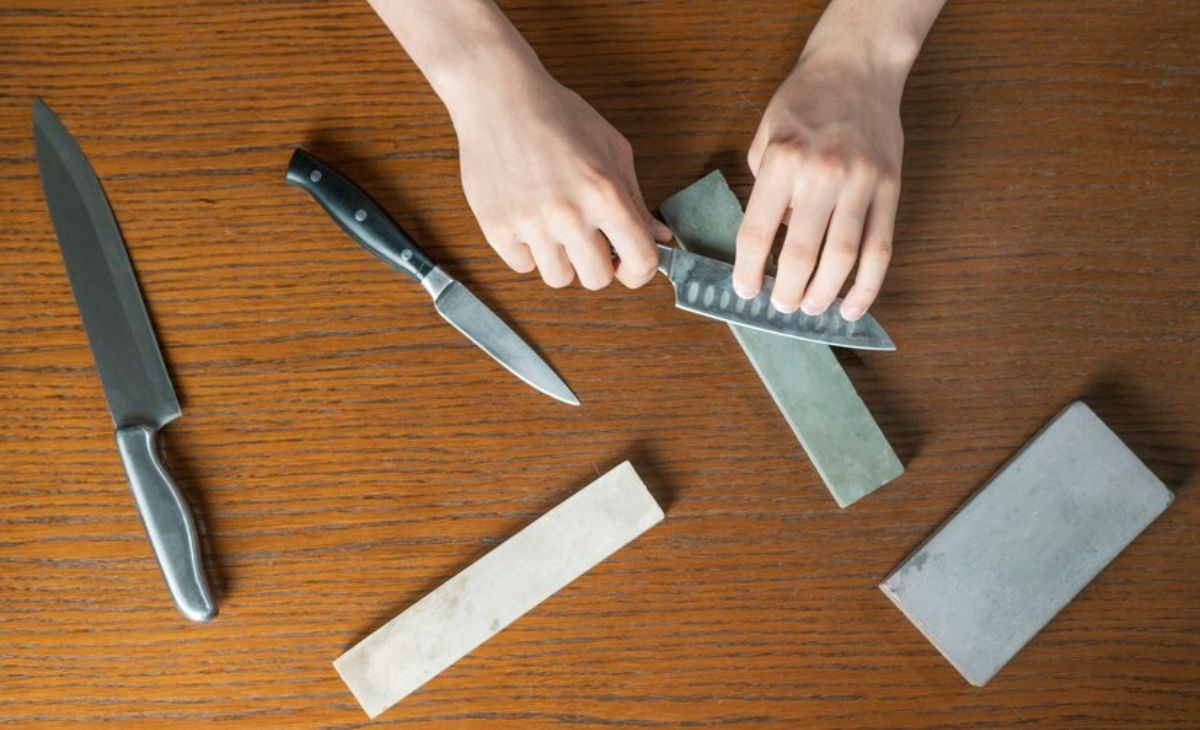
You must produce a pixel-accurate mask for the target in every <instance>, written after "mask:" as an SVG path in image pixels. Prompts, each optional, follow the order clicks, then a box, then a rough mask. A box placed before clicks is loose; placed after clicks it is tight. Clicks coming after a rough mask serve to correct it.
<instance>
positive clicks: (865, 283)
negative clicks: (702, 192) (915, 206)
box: [733, 57, 904, 320]
mask: <svg viewBox="0 0 1200 730" xmlns="http://www.w3.org/2000/svg"><path fill="white" fill-rule="evenodd" d="M903 84H904V79H903V77H899V78H896V77H895V76H894V75H893V74H889V73H885V72H878V73H876V72H873V71H872V70H870V69H869V68H867V67H865V66H863V65H861V64H856V63H853V62H851V61H848V60H844V59H837V58H821V57H810V58H801V60H800V63H799V64H798V65H797V66H796V68H795V70H793V71H792V73H791V75H789V76H788V78H787V79H786V80H785V81H784V82H783V84H782V85H781V86H780V87H779V90H778V91H776V92H775V96H774V98H772V99H771V102H770V104H769V105H768V106H767V110H766V112H765V113H764V114H763V118H762V122H761V123H760V124H759V127H758V133H757V134H756V135H755V137H754V142H753V143H752V144H751V145H750V154H749V162H750V169H751V171H753V172H754V175H755V178H756V180H755V183H754V190H753V192H752V193H751V195H750V201H749V203H748V204H747V206H746V216H745V219H744V220H743V221H742V225H741V228H740V230H739V231H738V239H737V262H736V265H735V267H734V272H733V283H734V288H735V289H736V290H737V291H738V293H739V294H740V295H741V296H743V297H750V296H754V295H755V294H757V293H758V292H759V290H760V289H761V287H762V277H763V271H764V266H765V263H766V260H767V257H768V255H769V254H770V251H771V247H772V245H773V244H774V241H775V234H776V232H777V231H778V229H779V226H780V224H781V223H786V225H787V233H786V235H785V237H784V242H783V248H782V250H781V251H780V254H779V261H778V271H777V275H776V278H775V288H774V291H773V293H772V296H771V301H772V304H774V306H775V308H776V309H778V310H779V311H781V312H792V311H795V310H796V309H797V308H801V309H802V310H803V311H804V312H805V313H806V314H810V315H816V314H820V313H822V312H824V311H825V310H826V309H827V308H828V307H829V306H830V305H831V304H832V303H833V301H834V299H835V298H836V297H837V295H838V292H839V291H840V290H841V288H842V285H843V284H844V283H845V281H846V280H847V278H848V277H849V275H850V272H851V270H852V269H853V268H854V265H855V262H856V261H857V262H858V273H857V275H856V276H855V279H854V284H853V286H852V287H851V289H850V291H849V293H848V294H847V295H846V297H845V300H844V301H843V302H842V305H841V314H842V316H843V317H845V318H846V319H849V320H856V319H858V318H860V317H862V315H863V314H864V313H865V312H866V311H867V308H868V307H870V306H871V303H872V302H874V301H875V297H876V295H877V294H878V293H879V289H880V287H881V285H882V284H883V277H884V273H885V272H886V271H887V267H888V262H889V261H890V259H891V252H892V228H893V225H894V222H895V218H896V205H897V202H898V200H899V197H900V160H901V156H902V151H903V147H904V134H903V130H902V129H901V126H900V95H901V93H902V90H903Z"/></svg>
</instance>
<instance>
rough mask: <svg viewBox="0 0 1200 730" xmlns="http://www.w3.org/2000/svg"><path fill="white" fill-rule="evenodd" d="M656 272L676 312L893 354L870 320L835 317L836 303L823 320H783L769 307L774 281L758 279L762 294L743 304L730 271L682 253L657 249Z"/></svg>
mask: <svg viewBox="0 0 1200 730" xmlns="http://www.w3.org/2000/svg"><path fill="white" fill-rule="evenodd" d="M658 270H659V271H660V272H662V273H663V274H665V275H666V276H667V278H668V279H670V280H671V286H673V287H674V288H675V306H676V307H678V308H680V309H684V310H687V311H689V312H694V313H696V314H702V315H704V316H705V317H712V318H713V319H719V320H722V321H725V322H731V323H733V324H738V325H742V326H743V327H750V328H752V329H756V330H762V331H763V332H770V333H772V334H776V335H782V336H784V337H794V338H796V339H799V340H808V341H810V342H821V343H824V344H826V345H833V346H835V347H852V348H856V349H859V350H895V349H896V345H895V344H893V343H892V338H890V337H888V334H887V333H886V332H884V331H883V328H882V327H880V326H879V323H878V322H876V321H875V319H874V318H873V317H872V316H871V315H869V314H866V315H863V316H862V318H861V319H859V320H858V321H856V322H851V321H849V320H847V319H845V318H844V317H842V315H841V314H840V313H839V312H838V305H839V304H840V303H841V300H840V299H839V300H838V301H836V302H834V303H833V304H832V305H831V306H830V307H829V309H827V310H825V312H824V313H823V314H819V315H817V316H815V317H814V316H809V315H807V314H805V313H804V312H801V311H795V312H791V313H788V314H784V313H782V312H780V311H779V310H778V309H776V308H775V307H773V306H771V290H772V289H773V288H774V287H775V278H774V277H772V276H764V277H763V286H762V291H760V292H759V293H758V296H756V297H754V298H753V299H742V298H741V297H739V296H738V295H737V292H735V291H734V290H733V265H732V264H727V263H725V262H724V261H717V260H716V259H710V258H708V257H707V256H701V255H699V254H695V253H692V252H690V251H684V250H683V249H681V248H671V247H670V246H663V245H661V244H659V246H658Z"/></svg>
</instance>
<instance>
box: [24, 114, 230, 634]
mask: <svg viewBox="0 0 1200 730" xmlns="http://www.w3.org/2000/svg"><path fill="white" fill-rule="evenodd" d="M33 136H34V140H35V143H36V146H37V161H38V171H39V172H40V173H41V178H42V190H43V192H44V193H45V196H46V205H47V207H48V208H49V209H50V218H51V220H53V222H54V231H55V233H56V234H57V235H58V245H59V248H60V249H61V251H62V257H63V261H65V262H66V265H67V275H68V276H69V277H70V279H71V288H72V289H73V290H74V292H75V302H76V304H77V305H78V306H79V313H80V314H81V315H82V317H83V328H84V330H85V331H86V332H87V337H88V343H89V344H90V345H91V348H92V356H93V357H94V358H95V361H96V369H97V370H98V371H99V372H100V382H101V383H102V384H103V386H104V395H105V397H106V398H107V399H108V408H109V410H110V411H111V412H112V418H113V423H114V424H115V426H116V440H117V450H118V452H119V453H120V454H121V462H122V463H123V464H124V466H125V475H126V477H127V478H128V480H129V489H130V490H131V491H132V492H133V498H134V501H135V502H136V503H137V507H138V511H139V512H140V513H141V516H142V523H143V524H144V525H145V527H146V534H147V535H148V536H149V538H150V545H151V546H152V547H153V549H154V556H155V557H156V558H157V559H158V565H159V567H160V568H161V569H162V574H163V578H164V579H166V582H167V589H168V590H169V591H170V593H171V598H172V599H173V600H174V601H175V605H176V606H177V607H178V608H179V611H180V613H182V614H183V615H184V616H186V617H187V618H189V619H191V620H192V621H208V620H209V619H211V618H212V617H213V616H215V615H216V613H217V607H216V604H215V603H214V602H213V599H212V596H211V595H210V594H209V590H208V582H207V580H206V578H205V575H204V568H203V566H202V564H201V559H200V540H199V537H198V536H197V534H196V526H195V523H193V521H192V514H191V511H190V510H189V509H188V505H187V502H186V501H184V499H183V496H182V495H181V494H180V493H179V489H178V488H177V487H176V486H175V483H174V481H172V479H171V475H170V474H168V473H167V472H166V470H165V469H164V468H163V465H162V463H161V462H160V461H159V459H158V454H157V452H156V450H155V437H156V435H157V433H158V430H159V429H161V428H162V427H163V426H165V425H167V424H168V423H170V422H171V421H173V420H175V419H176V418H178V417H179V416H180V410H179V401H178V400H177V399H176V397H175V389H174V388H173V387H172V385H171V378H170V376H169V375H168V374H167V368H166V366H165V365H164V364H163V359H162V354H161V353H160V352H159V350H158V342H157V340H156V339H155V337H154V330H153V329H151V327H150V319H149V317H147V316H146V307H145V305H144V304H143V303H142V295H141V292H140V291H139V289H138V285H137V279H136V278H134V274H133V267H132V266H131V265H130V263H129V255H128V254H127V253H126V251H125V243H124V241H123V240H122V239H121V232H120V230H119V229H118V228H117V222H116V220H115V219H114V218H113V213H112V209H111V208H110V207H109V205H108V200H107V198H105V196H104V190H103V189H102V188H101V187H100V181H99V180H98V179H97V178H96V173H95V172H93V171H92V166H91V165H90V164H89V163H88V160H87V157H85V156H84V154H83V150H81V149H80V148H79V144H78V143H77V142H76V141H75V138H74V137H72V136H71V133H70V132H68V131H67V128H66V127H64V126H63V124H62V122H60V121H59V120H58V117H57V116H55V115H54V112H52V111H51V110H50V107H48V106H46V104H45V103H44V102H43V101H42V100H41V99H38V98H35V99H34V100H33Z"/></svg>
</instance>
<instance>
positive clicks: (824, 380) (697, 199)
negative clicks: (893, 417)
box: [659, 170, 904, 507]
mask: <svg viewBox="0 0 1200 730" xmlns="http://www.w3.org/2000/svg"><path fill="white" fill-rule="evenodd" d="M659 209H660V211H661V212H662V215H663V218H665V219H666V221H667V225H669V226H670V227H671V230H672V231H674V233H675V236H676V238H677V239H678V240H679V243H680V245H681V246H683V247H684V248H686V249H687V250H689V251H695V252H696V253H699V254H704V255H705V256H711V257H713V258H719V259H724V260H726V261H731V260H732V259H733V256H734V252H735V250H736V242H737V229H738V226H739V225H740V224H741V221H742V206H741V204H740V203H738V199H737V196H735V195H734V194H733V191H732V190H730V189H729V185H728V184H727V183H726V182H725V177H724V176H723V175H722V174H721V172H720V171H719V170H715V171H713V172H710V173H709V174H708V175H706V176H704V177H703V178H701V179H700V180H698V181H696V182H694V183H692V184H691V185H689V186H688V187H686V188H684V189H683V190H681V191H679V192H678V193H675V194H674V195H673V196H671V197H670V198H668V199H667V200H666V201H665V202H664V203H663V204H662V205H661V206H660V208H659ZM730 329H732V330H733V334H734V337H736V338H737V341H738V343H739V344H740V345H741V346H742V350H744V351H745V353H746V356H747V357H748V358H750V363H751V364H752V365H753V366H754V369H755V370H756V371H758V375H759V377H760V378H762V381H763V384H764V385H766V386H767V392H769V393H770V394H771V397H772V398H773V399H775V404H776V405H777V406H779V410H780V412H781V413H783V417H784V419H786V420H787V423H788V425H789V426H791V428H792V431H793V432H794V433H795V434H796V438H798V439H799V440H800V443H801V445H803V446H804V450H805V451H806V452H807V453H808V458H809V460H811V461H812V464H813V466H814V467H816V470H817V473H818V474H820V475H821V479H823V480H824V481H825V486H826V487H828V488H829V492H830V493H831V494H832V495H833V498H834V499H835V500H836V501H837V503H838V506H839V507H847V506H849V505H851V504H853V503H854V502H856V501H857V500H859V499H860V498H862V497H863V496H865V495H867V494H870V493H871V492H873V491H875V490H876V489H878V488H879V487H881V486H882V485H884V484H886V483H888V482H890V481H891V480H893V479H895V478H896V477H898V476H900V474H902V473H903V472H904V467H903V465H901V464H900V459H898V458H897V457H896V452H894V451H892V447H891V446H890V445H889V444H888V442H887V439H886V438H884V436H883V432H882V431H880V430H879V426H878V425H877V424H876V423H875V419H874V418H872V417H871V412H870V411H868V410H867V407H866V405H864V404H863V402H862V399H861V398H859V397H858V393H857V392H856V391H855V390H854V384H853V383H851V382H850V378H848V377H847V376H846V372H845V371H844V370H842V366H841V365H840V364H838V361H837V358H836V357H834V355H833V351H832V350H831V349H830V348H829V346H828V345H821V344H817V343H812V342H804V341H802V340H795V339H791V338H788V337H779V336H778V335H772V334H768V333H766V332H759V331H757V330H752V329H747V328H745V327H739V326H737V325H730Z"/></svg>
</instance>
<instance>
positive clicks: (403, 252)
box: [285, 149, 579, 406]
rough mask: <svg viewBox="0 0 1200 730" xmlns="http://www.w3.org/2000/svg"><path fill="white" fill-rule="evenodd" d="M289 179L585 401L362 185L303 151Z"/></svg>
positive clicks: (529, 374) (511, 365)
mask: <svg viewBox="0 0 1200 730" xmlns="http://www.w3.org/2000/svg"><path fill="white" fill-rule="evenodd" d="M285 179H286V180H287V182H289V183H291V184H292V185H295V186H296V187H299V188H302V189H303V190H305V191H307V192H308V193H309V194H310V195H312V197H313V198H314V199H315V200H316V201H317V202H318V203H320V204H321V207H322V208H324V209H325V212H327V213H329V216H330V217H331V218H333V220H334V221H335V222H336V223H337V224H338V225H339V226H341V228H342V230H344V231H345V232H346V233H347V234H349V236H350V237H351V238H353V239H354V240H355V241H356V242H357V243H358V244H359V245H360V246H362V247H363V248H365V249H366V250H367V251H370V252H371V253H373V254H374V255H375V256H377V257H379V258H380V259H382V260H383V261H384V262H385V263H387V264H388V265H389V266H391V267H392V268H394V269H396V270H397V271H400V272H403V273H404V274H407V275H408V276H409V277H410V278H412V279H413V280H414V281H416V282H418V283H419V284H420V285H421V286H422V287H424V288H425V290H426V291H427V292H429V295H430V296H431V297H433V305H434V307H435V308H436V309H437V311H438V313H439V314H441V315H442V317H443V318H445V320H446V321H447V322H449V323H450V324H452V325H454V327H455V328H456V329H458V331H459V332H462V333H463V334H464V335H466V337H467V339H469V340H471V342H474V343H475V344H476V345H477V346H478V347H479V349H481V350H483V351H484V352H486V353H487V354H488V355H490V356H492V358H494V359H495V360H496V361H497V362H498V363H500V364H501V365H503V366H504V367H505V368H507V369H508V370H509V372H511V373H512V374H513V375H516V376H517V377H518V378H520V379H521V380H524V381H525V382H526V383H528V384H529V385H532V386H533V387H534V388H536V389H538V390H540V391H541V392H543V393H545V394H546V395H548V396H550V397H552V398H556V399H558V400H560V401H562V402H563V403H568V404H570V405H573V406H577V405H579V399H578V398H576V397H575V394H574V393H572V392H571V389H570V388H568V387H567V384H566V383H564V382H563V381H562V379H561V378H559V377H558V375H556V374H555V373H554V371H553V370H551V369H550V366H549V365H547V364H546V362H545V361H544V360H542V358H541V357H540V356H538V354H537V353H536V352H534V351H533V348H531V347H530V346H529V345H528V344H526V343H525V341H524V340H522V339H521V338H520V337H519V336H518V335H517V333H516V332H513V331H512V329H511V328H510V327H509V326H508V325H507V324H505V323H504V321H503V320H501V319H500V318H499V317H497V316H496V314H495V313H494V312H492V310H490V309H488V308H487V306H486V305H485V304H484V303H483V302H481V301H479V299H477V298H476V297H475V295H474V294H472V293H471V292H470V291H468V290H467V288H466V287H465V286H463V285H462V284H461V283H459V282H458V281H455V280H454V279H452V278H451V277H450V275H449V274H447V273H446V272H445V271H442V269H441V267H439V266H437V265H436V264H434V263H433V261H432V260H430V258H429V256H427V255H426V254H425V252H424V251H422V250H421V249H420V247H418V246H417V244H416V242H415V241H413V239H412V238H411V237H410V236H409V235H408V233H406V232H405V231H404V229H403V228H401V227H400V225H399V224H397V223H396V222H395V221H394V220H392V219H391V218H390V217H389V216H388V214H387V213H385V212H384V211H383V208H381V207H380V206H379V205H378V204H376V203H375V201H373V200H371V198H370V197H369V196H368V195H367V194H366V193H365V192H363V191H362V190H361V189H360V188H359V187H358V186H357V185H355V184H354V183H353V182H351V181H350V180H349V179H347V178H346V177H345V176H343V175H342V174H341V173H339V172H338V171H336V170H334V169H333V168H332V167H330V166H329V165H327V164H326V163H324V162H322V161H321V160H318V159H317V158H316V157H314V156H312V155H310V154H309V153H307V152H305V151H304V150H301V149H298V150H296V152H295V154H293V155H292V160H291V162H290V163H289V164H288V168H287V174H286V175H285Z"/></svg>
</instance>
